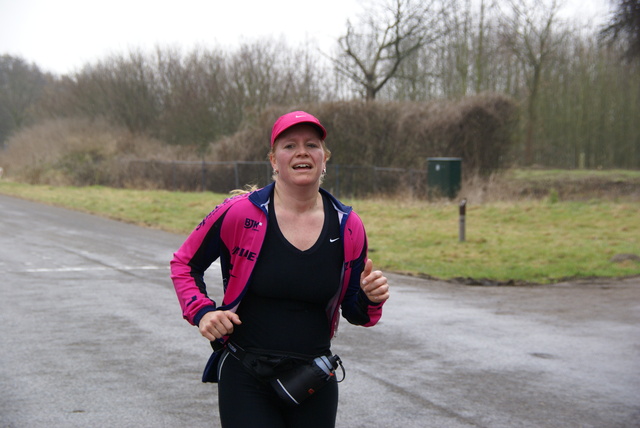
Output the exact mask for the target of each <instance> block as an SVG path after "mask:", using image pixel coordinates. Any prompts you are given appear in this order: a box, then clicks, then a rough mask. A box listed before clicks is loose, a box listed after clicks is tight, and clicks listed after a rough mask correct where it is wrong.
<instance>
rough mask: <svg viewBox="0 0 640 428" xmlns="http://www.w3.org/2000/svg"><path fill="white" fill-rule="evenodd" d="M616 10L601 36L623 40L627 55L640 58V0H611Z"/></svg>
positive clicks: (607, 38) (612, 39)
mask: <svg viewBox="0 0 640 428" xmlns="http://www.w3.org/2000/svg"><path fill="white" fill-rule="evenodd" d="M611 3H612V4H614V5H615V8H616V11H615V13H614V14H613V16H612V17H611V21H610V23H609V25H607V26H606V27H605V28H603V29H602V31H601V32H600V37H601V38H602V39H603V40H607V41H609V42H615V41H617V40H622V41H623V42H624V43H625V45H626V47H625V56H626V57H627V58H629V59H632V58H635V59H638V60H640V0H611Z"/></svg>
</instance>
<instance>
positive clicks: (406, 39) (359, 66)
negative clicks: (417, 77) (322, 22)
mask: <svg viewBox="0 0 640 428" xmlns="http://www.w3.org/2000/svg"><path fill="white" fill-rule="evenodd" d="M442 14H443V9H442V6H441V4H440V3H439V2H438V1H436V0H428V1H416V0H387V1H386V2H384V3H376V4H375V5H374V6H373V7H372V9H371V10H370V11H369V12H367V13H366V14H365V15H363V17H362V19H361V21H360V23H359V25H358V26H355V25H353V24H352V23H351V21H347V33H346V34H345V35H344V36H342V37H340V39H339V40H338V44H339V55H338V56H337V57H336V58H332V61H333V64H334V66H335V68H336V70H337V71H338V72H339V73H341V74H342V75H344V76H346V77H347V78H348V79H349V80H351V81H352V82H354V83H355V84H356V85H357V86H358V87H359V88H361V91H362V93H363V95H364V98H365V99H366V100H367V101H370V100H373V99H375V97H376V94H377V93H378V91H380V89H381V88H382V87H383V86H384V85H385V84H386V83H387V82H388V81H389V80H390V79H391V78H392V77H393V76H394V75H395V73H396V72H397V70H398V68H399V67H400V65H401V64H402V62H403V61H404V60H406V59H407V58H408V57H410V56H411V55H413V54H414V53H415V52H416V51H417V50H418V49H420V48H421V47H423V46H425V45H426V44H428V43H431V42H433V41H434V40H436V39H438V38H439V37H441V36H442V34H443V32H444V30H443V28H442V25H441V22H442V21H441V17H442Z"/></svg>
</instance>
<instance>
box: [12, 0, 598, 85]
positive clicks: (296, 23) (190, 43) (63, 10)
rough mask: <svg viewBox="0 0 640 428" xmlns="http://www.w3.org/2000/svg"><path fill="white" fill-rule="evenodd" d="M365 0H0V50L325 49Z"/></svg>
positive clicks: (49, 65)
mask: <svg viewBox="0 0 640 428" xmlns="http://www.w3.org/2000/svg"><path fill="white" fill-rule="evenodd" d="M366 3H367V2H366V1H365V0H315V1H309V0H237V1H230V0H182V1H180V2H177V1H175V0H173V1H169V0H110V1H108V2H107V1H94V0H0V54H10V55H14V56H20V57H22V58H24V59H25V60H27V61H28V62H35V63H36V64H37V65H38V66H39V67H40V68H41V69H42V70H43V71H50V72H54V73H59V74H64V73H69V72H73V71H75V70H79V69H80V67H82V65H84V64H86V63H87V62H94V61H96V60H99V59H102V58H105V57H106V56H108V55H109V54H112V53H124V52H127V51H129V50H130V49H132V48H142V49H145V50H146V49H151V48H153V47H154V46H156V45H160V46H175V47H180V48H182V49H184V50H190V49H192V48H193V47H195V46H198V45H199V46H203V47H213V46H217V47H229V48H233V47H235V46H238V44H239V43H241V42H243V41H246V42H250V41H254V40H256V39H258V38H260V37H267V36H269V37H274V38H279V37H281V36H283V37H285V38H286V41H287V43H288V44H289V45H290V46H298V45H299V44H303V43H308V42H311V41H313V42H315V43H316V44H317V46H318V47H319V48H321V49H322V50H323V51H325V52H328V51H329V50H330V49H331V48H332V47H334V46H335V42H336V40H337V38H338V37H339V36H340V35H341V34H342V33H343V32H344V30H345V29H346V25H345V24H346V20H347V19H348V18H352V19H353V18H356V17H357V16H358V14H359V13H361V11H362V10H363V7H364V6H363V5H366ZM567 4H568V8H567V12H565V13H566V14H567V15H573V14H579V15H581V17H582V18H583V19H589V18H594V17H597V16H599V15H600V16H601V15H602V14H603V13H605V12H606V11H607V8H608V0H567Z"/></svg>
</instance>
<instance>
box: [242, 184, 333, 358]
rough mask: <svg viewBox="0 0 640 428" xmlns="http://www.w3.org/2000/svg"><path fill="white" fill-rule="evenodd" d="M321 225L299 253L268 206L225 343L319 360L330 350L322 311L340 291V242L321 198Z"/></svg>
mask: <svg viewBox="0 0 640 428" xmlns="http://www.w3.org/2000/svg"><path fill="white" fill-rule="evenodd" d="M323 205H324V225H323V227H322V232H321V233H320V236H319V238H318V240H317V241H316V243H315V244H314V245H313V246H312V247H311V248H309V249H308V250H305V251H301V250H299V249H297V248H296V247H295V246H293V245H292V244H291V243H290V242H289V241H287V239H286V238H285V237H284V235H283V234H282V232H281V231H280V227H279V226H278V221H277V217H276V213H275V211H274V207H273V195H272V197H271V200H270V202H269V221H268V223H267V233H266V237H265V240H264V243H263V245H262V249H261V251H260V255H259V256H258V260H257V261H256V266H255V268H254V270H253V274H252V277H251V280H250V282H249V287H248V290H247V292H246V294H245V296H244V297H243V299H242V302H241V303H240V307H239V308H238V315H239V316H240V320H241V321H242V324H241V325H238V326H235V327H234V333H233V335H232V337H231V339H232V340H233V341H234V342H235V343H237V344H238V345H240V346H241V347H243V348H245V349H247V348H252V349H261V350H275V351H281V352H295V353H298V354H307V355H320V354H325V353H326V352H328V351H329V348H330V340H329V334H330V326H329V322H330V321H329V318H328V317H327V313H326V307H327V305H328V303H329V300H330V299H331V298H332V297H334V296H335V294H336V293H337V292H338V289H339V287H340V275H341V271H342V263H343V260H344V258H343V252H344V249H343V243H342V240H341V239H340V224H339V222H338V215H337V213H336V211H335V209H334V208H333V206H332V204H331V201H330V200H329V199H328V198H327V197H326V196H324V195H323Z"/></svg>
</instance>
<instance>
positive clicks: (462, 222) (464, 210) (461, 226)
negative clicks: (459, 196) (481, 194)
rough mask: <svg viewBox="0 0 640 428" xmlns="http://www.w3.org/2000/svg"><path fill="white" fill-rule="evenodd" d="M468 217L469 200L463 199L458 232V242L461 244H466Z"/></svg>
mask: <svg viewBox="0 0 640 428" xmlns="http://www.w3.org/2000/svg"><path fill="white" fill-rule="evenodd" d="M466 216H467V200H466V199H463V200H461V201H460V224H459V231H458V235H459V236H458V240H459V241H460V242H464V240H465V234H466V230H465V229H466V224H465V223H466Z"/></svg>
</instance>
